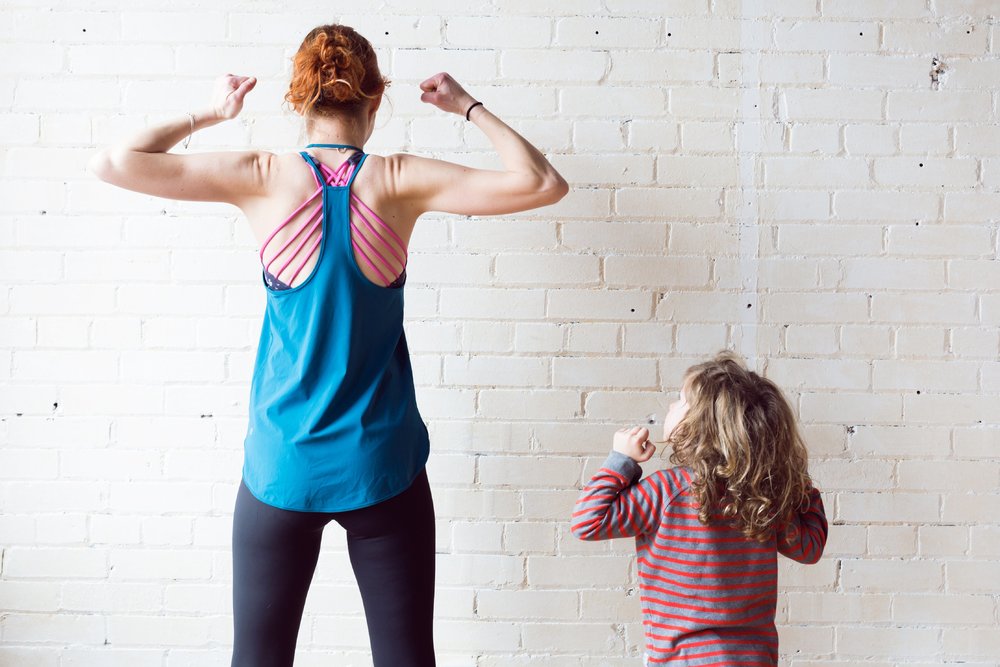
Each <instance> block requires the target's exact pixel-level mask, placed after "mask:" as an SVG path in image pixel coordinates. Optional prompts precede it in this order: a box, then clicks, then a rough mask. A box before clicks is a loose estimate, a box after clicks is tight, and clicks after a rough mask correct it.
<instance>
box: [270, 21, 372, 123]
mask: <svg viewBox="0 0 1000 667" xmlns="http://www.w3.org/2000/svg"><path fill="white" fill-rule="evenodd" d="M293 62H294V71H293V73H292V80H291V83H290V84H289V87H288V93H287V94H286V95H285V100H286V101H288V102H289V103H290V104H291V105H292V108H294V109H295V111H297V112H299V113H300V114H302V115H308V114H309V113H318V114H320V115H331V114H334V113H337V112H338V111H344V110H350V109H356V108H358V107H360V106H361V105H362V104H363V103H364V102H366V101H367V100H370V99H374V98H376V97H378V96H379V95H381V94H382V92H383V91H384V90H385V87H386V85H387V84H388V83H389V82H388V80H387V79H386V78H385V77H383V76H382V73H381V72H380V71H379V68H378V60H377V58H376V56H375V50H374V49H373V48H372V45H371V43H370V42H369V41H368V40H367V39H365V38H364V37H362V36H361V35H360V34H358V32H357V31H355V30H354V29H353V28H350V27H348V26H343V25H337V24H331V25H325V26H320V27H318V28H315V29H313V30H312V31H311V32H310V33H309V34H308V35H306V38H305V39H304V40H303V41H302V45H301V46H300V47H299V50H298V52H297V53H296V54H295V58H294V60H293Z"/></svg>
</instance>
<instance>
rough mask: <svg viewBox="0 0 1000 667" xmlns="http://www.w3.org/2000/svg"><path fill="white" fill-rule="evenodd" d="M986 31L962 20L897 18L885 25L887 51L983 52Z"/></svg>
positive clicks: (935, 53)
mask: <svg viewBox="0 0 1000 667" xmlns="http://www.w3.org/2000/svg"><path fill="white" fill-rule="evenodd" d="M988 40H989V33H988V32H987V31H986V30H985V29H983V27H982V26H976V25H969V24H966V23H964V22H947V23H939V24H933V23H923V22H899V23H894V24H891V25H888V26H887V27H886V29H885V47H886V49H888V50H889V51H899V52H905V53H922V54H927V55H985V54H986V53H987V48H988V47H987V43H988Z"/></svg>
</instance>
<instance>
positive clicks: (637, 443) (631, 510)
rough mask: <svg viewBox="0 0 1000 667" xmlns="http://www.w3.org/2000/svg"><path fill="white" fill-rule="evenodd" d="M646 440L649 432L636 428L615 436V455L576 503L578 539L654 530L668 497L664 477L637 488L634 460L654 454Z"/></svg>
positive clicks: (639, 471)
mask: <svg viewBox="0 0 1000 667" xmlns="http://www.w3.org/2000/svg"><path fill="white" fill-rule="evenodd" d="M648 437H649V431H647V430H646V429H639V428H635V429H631V430H630V431H625V430H622V431H619V432H618V433H617V434H615V451H612V452H611V454H609V455H608V458H607V459H606V460H605V461H604V465H603V466H601V469H600V470H598V471H597V473H596V474H595V475H594V476H593V477H592V478H591V480H590V482H588V483H587V486H585V487H584V489H583V491H582V492H581V493H580V497H579V498H578V499H577V501H576V507H575V508H574V511H573V526H572V530H573V534H574V535H576V536H577V537H578V538H580V539H581V540H609V539H612V538H615V537H635V536H636V535H641V534H643V533H651V532H653V531H655V530H656V528H657V526H658V524H659V518H660V514H661V512H662V508H663V503H664V501H665V499H666V500H669V497H668V496H669V494H668V491H667V488H666V482H665V480H664V477H663V475H651V476H649V477H647V478H646V479H644V480H643V481H642V482H639V483H638V484H636V482H637V481H638V479H639V477H641V476H642V469H641V468H640V467H639V464H638V463H637V460H639V461H646V460H648V459H649V457H651V456H652V455H653V452H654V451H655V450H656V448H655V447H654V446H653V445H652V444H651V443H649V442H646V439H647V438H648ZM624 452H628V453H624Z"/></svg>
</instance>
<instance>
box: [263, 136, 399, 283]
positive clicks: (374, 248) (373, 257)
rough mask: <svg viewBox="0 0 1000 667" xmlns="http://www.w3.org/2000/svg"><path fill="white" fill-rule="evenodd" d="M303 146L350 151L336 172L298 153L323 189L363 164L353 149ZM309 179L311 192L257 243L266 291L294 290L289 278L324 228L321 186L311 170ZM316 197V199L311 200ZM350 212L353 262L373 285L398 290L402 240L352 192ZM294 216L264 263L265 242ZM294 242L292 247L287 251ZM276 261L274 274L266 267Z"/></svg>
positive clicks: (341, 182) (294, 275) (298, 269)
mask: <svg viewBox="0 0 1000 667" xmlns="http://www.w3.org/2000/svg"><path fill="white" fill-rule="evenodd" d="M306 148H340V149H348V150H353V151H354V153H353V154H352V155H351V156H350V157H349V158H348V159H347V160H345V161H344V162H343V163H342V164H341V165H340V167H338V168H337V169H336V170H333V169H331V168H330V167H328V166H326V165H325V164H323V163H321V162H318V161H315V160H314V159H312V156H310V155H309V154H308V153H302V154H301V155H302V157H303V159H304V160H306V162H307V163H311V164H310V166H311V167H312V166H314V165H317V166H318V167H319V170H320V171H321V172H322V174H323V178H324V180H325V181H326V183H325V185H328V186H343V185H345V184H347V183H350V181H351V176H352V175H353V174H354V172H355V171H356V170H357V169H358V168H359V165H360V164H361V163H362V162H363V161H362V159H361V158H362V157H363V156H364V152H363V151H362V150H361V149H360V148H357V147H355V146H349V145H346V144H309V145H308V146H306ZM313 179H314V180H315V181H316V190H315V192H313V193H312V195H310V196H309V198H308V199H306V200H305V201H304V202H302V204H301V205H300V206H299V207H298V208H296V209H295V210H294V211H292V213H291V214H290V215H289V216H288V217H287V218H285V220H284V221H283V222H282V223H281V224H279V225H278V226H277V227H275V228H274V230H273V231H272V232H271V233H270V234H269V235H268V237H267V238H266V239H264V243H263V244H261V248H260V260H261V264H262V265H263V267H264V281H265V283H266V284H267V286H268V287H269V288H270V289H273V290H286V289H291V288H292V287H293V286H295V279H296V278H297V277H298V276H299V274H300V273H302V270H303V269H304V268H305V267H306V265H307V264H308V263H309V260H310V259H311V258H312V257H313V256H314V255H315V254H316V253H317V252H318V250H319V247H320V242H321V241H322V239H323V228H324V225H323V202H322V197H320V195H321V194H322V192H323V187H324V183H323V182H321V181H320V177H319V175H318V174H317V173H316V171H315V169H313ZM317 198H319V199H320V201H318V202H317V201H316V200H317ZM314 202H315V204H314V206H313V207H312V210H310V211H309V213H308V214H307V215H305V216H301V217H300V216H299V214H300V213H302V211H303V210H305V209H306V207H308V206H309V205H310V204H313V203H314ZM350 210H351V216H350V225H351V245H352V246H353V248H354V256H355V258H356V259H357V260H358V261H359V263H364V264H365V265H366V266H367V267H368V268H369V269H371V271H372V273H374V274H375V276H377V279H372V282H374V283H375V284H377V285H380V286H382V287H388V288H399V287H402V286H403V284H404V283H405V282H406V261H407V250H406V244H405V243H404V242H403V239H401V238H400V237H399V235H398V234H396V232H394V231H393V230H392V228H391V227H389V225H387V224H386V223H385V221H384V220H382V218H380V217H379V216H378V214H377V213H375V211H373V210H372V209H371V208H369V206H368V205H367V204H365V203H364V202H363V201H361V199H360V198H359V197H358V196H357V195H355V194H354V193H353V192H351V193H350ZM296 218H299V219H300V220H301V222H302V224H301V225H300V226H299V228H298V230H297V231H295V233H294V234H292V235H291V236H290V237H289V238H288V240H287V241H286V242H285V243H284V245H282V246H281V248H279V249H278V250H277V252H275V253H274V254H273V255H270V259H267V260H265V257H264V255H265V251H266V249H267V247H268V245H269V244H270V242H271V241H272V240H273V239H274V237H275V236H276V235H277V234H278V232H280V231H281V230H282V229H284V228H285V227H287V226H288V225H289V224H291V223H292V221H293V220H295V219H296ZM387 237H388V238H387ZM296 241H297V242H298V243H297V244H296V245H294V247H292V246H293V244H295V243H296ZM310 241H311V242H310ZM279 260H283V261H281V263H280V267H279V268H278V270H277V271H274V272H272V270H271V267H272V266H273V265H274V264H275V263H276V262H279ZM303 279H304V278H303Z"/></svg>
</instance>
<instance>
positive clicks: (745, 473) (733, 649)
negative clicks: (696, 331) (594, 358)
mask: <svg viewBox="0 0 1000 667" xmlns="http://www.w3.org/2000/svg"><path fill="white" fill-rule="evenodd" d="M663 437H664V440H665V443H663V444H670V445H671V446H672V448H673V452H672V453H671V455H670V461H671V463H673V464H674V465H676V466H677V467H675V468H670V469H668V470H658V471H656V472H655V473H653V474H651V475H649V476H648V477H646V479H644V480H642V481H641V482H639V481H638V480H639V477H640V476H641V475H642V470H641V469H640V468H639V463H641V462H643V461H648V460H649V459H650V457H652V456H653V453H654V452H655V451H656V447H655V446H654V445H653V444H652V443H651V442H649V441H648V438H649V431H648V430H647V429H645V428H640V427H635V428H631V429H622V430H620V431H618V432H617V433H615V436H614V451H612V452H611V454H610V455H609V456H608V458H607V460H606V461H605V462H604V465H603V467H602V468H601V469H600V470H599V471H598V472H597V474H595V475H594V477H593V478H592V479H591V480H590V482H589V483H588V484H587V486H586V487H585V488H584V490H583V492H582V493H581V494H580V498H579V500H577V502H576V507H575V511H574V512H573V534H574V535H576V536H577V537H578V538H580V539H582V540H607V539H613V538H616V537H635V550H636V555H637V557H638V569H639V585H640V591H641V597H640V602H641V604H642V613H643V624H644V625H645V629H646V651H645V664H647V665H656V664H669V665H671V666H678V667H679V666H681V665H688V666H691V667H711V666H718V667H722V666H724V665H725V666H729V665H738V666H739V667H751V666H754V667H755V666H763V665H766V666H768V667H771V666H774V665H777V663H778V635H777V631H776V630H775V627H774V612H775V605H776V600H777V587H778V564H777V554H778V553H781V554H783V555H784V556H787V557H789V558H792V559H794V560H796V561H798V562H800V563H810V564H811V563H815V562H816V561H818V560H819V558H820V556H821V555H822V554H823V546H824V545H825V544H826V534H827V523H826V516H825V514H824V512H823V501H822V500H821V499H820V495H819V491H818V490H817V489H816V488H815V487H813V486H812V483H811V481H810V478H809V473H808V472H807V454H806V448H805V445H804V444H803V442H802V439H801V437H800V436H799V433H798V429H797V427H796V424H795V417H794V416H793V414H792V410H791V408H790V407H789V405H788V402H787V401H786V400H785V398H784V396H783V395H782V394H781V391H780V390H779V389H778V387H777V386H775V385H774V383H773V382H771V381H770V380H768V379H766V378H763V377H761V376H759V375H757V374H756V373H753V372H751V371H749V370H747V369H746V367H745V366H744V365H743V363H742V362H741V361H740V359H739V357H737V356H736V355H734V354H732V353H730V352H722V353H720V354H718V355H717V356H716V357H715V358H714V359H712V360H711V361H707V362H705V363H702V364H698V365H696V366H693V367H692V368H690V369H688V371H687V373H686V374H685V377H684V382H683V386H682V388H681V392H680V400H678V401H677V402H675V403H673V404H672V405H671V406H670V411H669V413H668V414H667V416H666V419H665V420H664V424H663ZM637 482H638V483H637Z"/></svg>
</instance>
